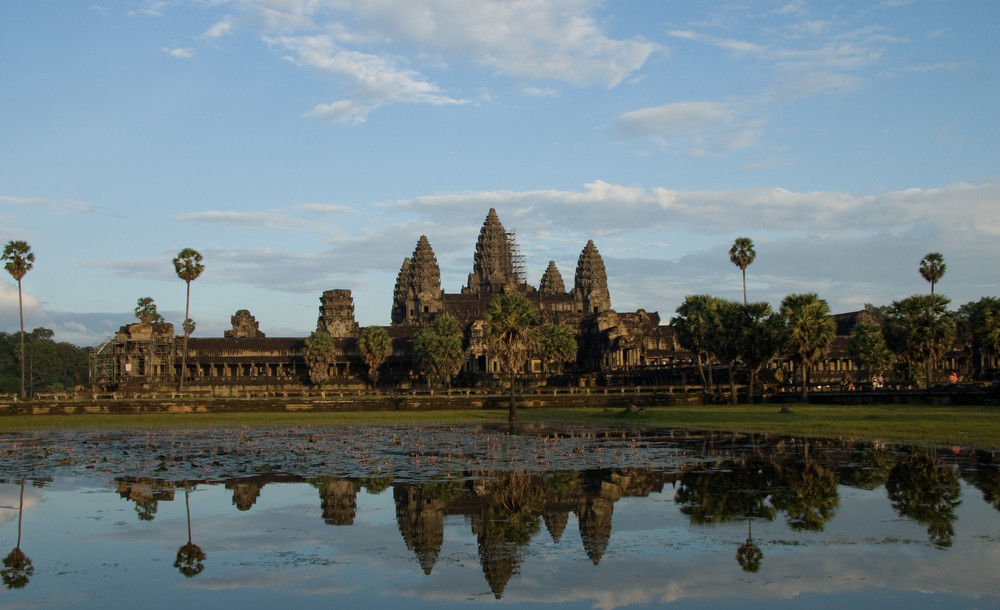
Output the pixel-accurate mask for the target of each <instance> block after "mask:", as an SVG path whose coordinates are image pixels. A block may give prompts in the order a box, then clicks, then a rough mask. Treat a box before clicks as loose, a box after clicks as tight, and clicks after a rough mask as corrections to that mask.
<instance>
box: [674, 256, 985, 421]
mask: <svg viewBox="0 0 1000 610" xmlns="http://www.w3.org/2000/svg"><path fill="white" fill-rule="evenodd" d="M729 256H730V261H731V262H732V263H733V264H734V265H736V266H737V267H738V268H739V269H740V271H741V273H742V274H743V295H744V297H743V302H742V303H740V302H737V301H730V300H726V299H721V298H718V297H714V296H711V295H704V294H701V295H689V296H687V297H685V299H684V303H682V304H681V306H680V307H678V308H677V310H676V313H677V315H676V316H675V317H674V318H673V319H671V321H670V324H671V325H672V326H673V327H674V329H675V331H676V333H677V338H678V342H679V343H680V344H681V346H682V347H684V348H685V349H687V350H689V351H691V352H693V353H694V354H695V357H696V363H697V366H698V371H699V375H700V377H701V382H702V384H703V385H704V386H705V387H711V386H714V383H713V379H712V367H711V366H706V364H711V363H714V362H719V363H722V364H723V365H725V366H726V367H727V369H728V372H729V375H728V377H729V383H730V396H731V401H732V402H734V403H735V402H736V401H737V396H736V388H735V376H734V374H733V373H734V369H735V368H736V367H737V366H740V365H742V366H744V367H746V369H747V371H748V372H749V377H750V379H749V381H750V383H749V389H748V393H749V395H750V396H753V395H754V386H755V382H756V381H757V378H758V376H759V373H760V371H761V368H762V367H763V366H764V365H766V364H767V363H768V362H771V361H773V360H775V359H779V358H785V359H788V360H789V361H791V362H792V363H793V365H794V367H795V370H796V371H797V375H796V376H797V377H798V378H799V382H798V383H799V387H800V398H801V399H802V400H805V399H806V396H807V394H808V389H809V378H808V375H809V370H810V368H811V367H812V365H813V364H814V363H815V362H816V361H818V360H820V359H822V358H823V357H824V356H825V355H826V353H827V351H828V350H829V348H830V346H831V344H832V343H833V340H834V337H835V336H836V331H837V329H836V324H835V322H834V320H833V318H832V317H831V316H830V307H829V304H828V303H827V302H826V301H825V300H824V299H821V298H819V296H818V295H816V294H814V293H806V294H791V295H788V296H787V297H785V298H784V299H783V300H782V302H781V306H780V308H779V310H778V311H773V310H772V309H771V306H770V305H769V304H768V303H766V302H748V301H747V299H746V268H747V267H748V266H749V265H750V264H751V263H753V261H754V259H755V257H756V252H755V251H754V247H753V242H752V241H751V240H750V239H749V238H747V237H740V238H737V239H736V240H735V241H734V243H733V247H732V248H731V249H730V251H729ZM945 270H946V265H945V263H944V257H943V256H942V255H941V254H940V253H938V252H931V253H929V254H927V255H926V256H925V257H924V258H923V259H922V260H921V261H920V266H919V271H920V275H921V276H922V277H923V278H924V279H925V280H927V281H928V282H929V283H930V285H931V293H930V294H929V295H914V296H911V297H908V298H905V299H901V300H898V301H893V302H892V303H891V304H890V305H888V306H883V307H875V306H872V305H867V306H866V307H865V309H864V310H863V311H862V312H860V314H859V315H858V317H857V323H856V324H855V326H854V328H853V329H852V330H851V334H850V343H849V352H850V355H851V358H852V359H853V360H854V362H855V363H856V364H857V365H858V367H859V368H861V369H862V370H865V371H867V372H868V373H869V375H870V376H872V377H873V378H884V376H885V375H891V376H892V378H895V379H897V380H902V381H905V382H907V383H910V384H922V385H923V386H924V387H930V385H931V384H932V382H933V370H934V367H935V366H936V365H937V363H939V362H940V360H941V358H942V357H944V355H945V354H946V353H947V352H948V351H949V350H951V348H952V346H953V345H954V340H955V337H956V334H957V332H958V329H959V328H960V327H961V328H963V329H971V333H972V338H973V339H974V340H975V342H976V343H977V344H978V346H979V348H980V356H981V358H983V359H984V362H982V363H981V367H980V368H981V369H983V370H986V369H988V368H990V367H989V366H987V365H986V363H987V362H988V357H989V355H990V354H992V356H993V357H994V358H995V357H997V356H998V355H1000V299H997V298H994V297H983V298H982V299H980V300H979V301H976V302H970V303H967V304H965V305H962V306H961V307H960V308H959V309H958V311H957V312H953V311H951V310H950V309H949V304H950V303H951V301H950V300H949V299H948V298H947V297H945V296H943V295H941V294H935V292H934V286H935V284H937V283H938V282H939V281H940V280H941V278H942V277H943V276H944V273H945ZM706 370H707V375H706Z"/></svg>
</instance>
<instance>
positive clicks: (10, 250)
mask: <svg viewBox="0 0 1000 610" xmlns="http://www.w3.org/2000/svg"><path fill="white" fill-rule="evenodd" d="M0 260H4V261H7V262H6V263H4V269H6V270H7V273H9V274H10V276H11V277H12V278H14V281H16V282H17V314H18V317H19V318H20V321H21V356H20V359H21V398H24V397H25V394H24V299H23V297H22V294H21V280H22V279H24V276H25V275H26V274H27V273H28V272H29V271H31V268H32V267H33V266H34V264H35V253H34V252H32V251H31V246H29V245H28V242H26V241H22V240H17V241H9V242H7V245H5V246H4V248H3V255H0Z"/></svg>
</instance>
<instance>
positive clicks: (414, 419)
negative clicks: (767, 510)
mask: <svg viewBox="0 0 1000 610" xmlns="http://www.w3.org/2000/svg"><path fill="white" fill-rule="evenodd" d="M789 408H790V411H791V412H790V413H781V408H780V406H778V405H752V406H751V405H733V406H730V405H712V406H676V407H657V408H651V409H647V410H646V412H645V413H641V414H629V415H625V414H624V413H622V411H621V410H617V409H616V410H609V409H527V408H521V409H519V410H518V419H519V422H520V423H523V424H529V423H554V424H556V423H581V424H592V425H595V426H601V427H604V426H633V427H634V426H639V427H655V428H678V429H694V430H727V431H737V432H770V433H776V434H788V435H796V436H811V437H826V438H858V439H873V440H874V439H878V440H883V441H887V442H918V443H931V444H937V445H961V446H964V447H977V448H982V449H1000V409H998V408H997V407H990V406H935V405H914V404H906V405H805V404H800V405H791V406H790V407H789ZM506 421H507V411H506V410H505V409H490V410H453V411H450V410H449V411H368V412H365V411H349V412H332V413H321V412H251V413H242V412H241V413H173V414H166V413H164V414H136V415H43V416H9V417H0V432H14V431H30V430H46V429H62V430H65V429H97V428H102V429H147V428H148V429H154V428H158V429H164V428H185V427H198V428H205V427H209V428H217V427H239V426H251V427H289V426H337V425H380V424H402V425H411V424H475V423H504V422H506Z"/></svg>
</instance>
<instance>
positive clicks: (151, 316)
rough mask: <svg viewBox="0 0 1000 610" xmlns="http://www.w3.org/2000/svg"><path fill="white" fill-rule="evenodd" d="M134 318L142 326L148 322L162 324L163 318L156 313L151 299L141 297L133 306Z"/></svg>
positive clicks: (154, 304)
mask: <svg viewBox="0 0 1000 610" xmlns="http://www.w3.org/2000/svg"><path fill="white" fill-rule="evenodd" d="M135 317H136V318H139V321H140V322H142V323H143V324H149V323H150V322H154V323H155V322H163V316H161V315H160V314H159V313H158V312H157V311H156V303H154V302H153V297H142V298H140V299H139V300H138V301H136V304H135Z"/></svg>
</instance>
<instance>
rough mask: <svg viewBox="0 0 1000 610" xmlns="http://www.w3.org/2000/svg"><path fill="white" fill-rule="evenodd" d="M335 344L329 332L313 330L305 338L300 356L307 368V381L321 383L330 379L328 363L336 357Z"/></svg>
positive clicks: (331, 362) (332, 361)
mask: <svg viewBox="0 0 1000 610" xmlns="http://www.w3.org/2000/svg"><path fill="white" fill-rule="evenodd" d="M338 352H339V350H338V349H337V344H336V343H335V342H334V341H333V337H331V336H330V335H329V333H325V332H323V331H320V330H316V331H313V332H312V334H310V335H309V336H308V337H306V340H305V347H304V348H303V349H302V358H303V360H305V361H306V366H307V367H308V368H309V381H311V382H313V383H314V384H316V385H323V384H324V383H326V382H327V381H328V380H329V379H330V365H331V364H333V363H334V362H335V361H336V359H337V353H338Z"/></svg>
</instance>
